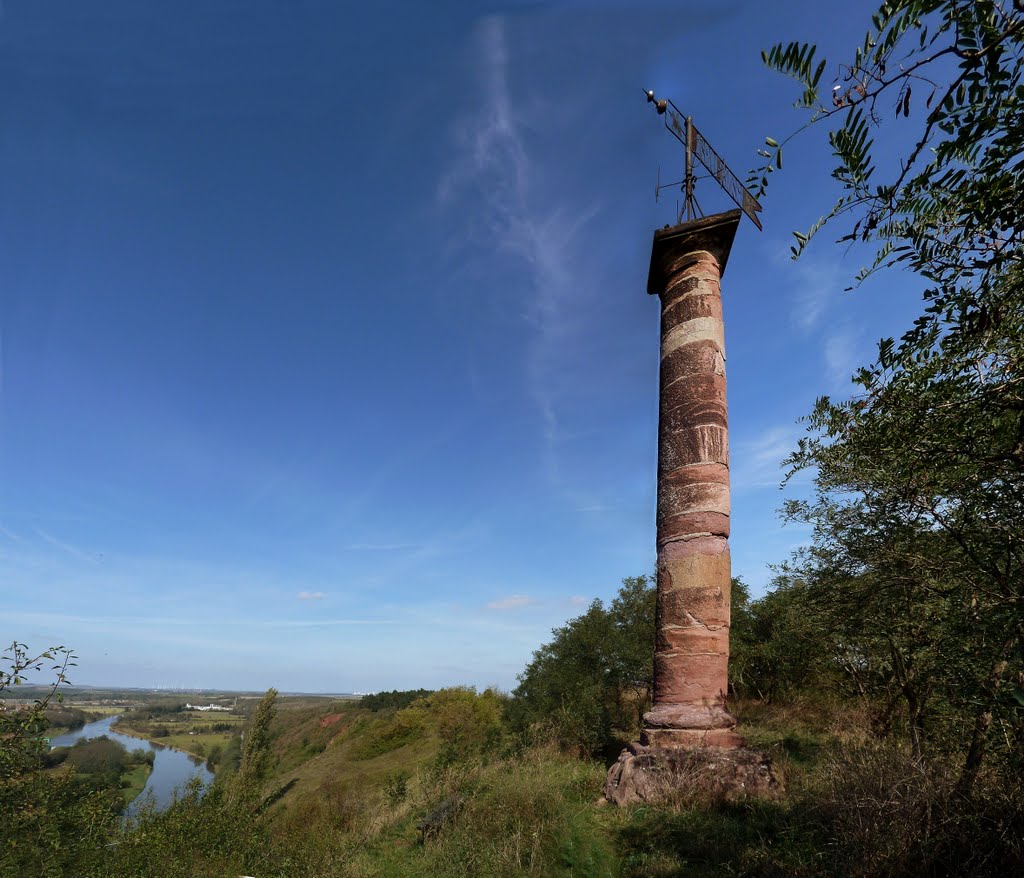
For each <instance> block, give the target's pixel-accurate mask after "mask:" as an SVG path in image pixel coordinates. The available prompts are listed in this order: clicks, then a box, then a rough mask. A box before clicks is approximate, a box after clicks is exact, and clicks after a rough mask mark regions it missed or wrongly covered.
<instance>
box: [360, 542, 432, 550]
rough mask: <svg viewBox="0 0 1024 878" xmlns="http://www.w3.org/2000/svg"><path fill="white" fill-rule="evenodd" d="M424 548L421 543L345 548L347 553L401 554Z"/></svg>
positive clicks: (363, 545)
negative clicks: (401, 552)
mask: <svg viewBox="0 0 1024 878" xmlns="http://www.w3.org/2000/svg"><path fill="white" fill-rule="evenodd" d="M419 548H422V544H420V543H351V544H349V545H347V546H345V551H346V552H400V551H405V550H409V549H419Z"/></svg>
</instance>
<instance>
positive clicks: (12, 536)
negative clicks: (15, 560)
mask: <svg viewBox="0 0 1024 878" xmlns="http://www.w3.org/2000/svg"><path fill="white" fill-rule="evenodd" d="M0 534H3V535H4V536H5V537H7V539H9V540H11V541H13V542H15V543H24V542H25V540H24V539H22V538H21V537H19V536H18V535H17V534H16V533H15V532H14V531H12V530H8V529H7V528H6V527H4V526H3V525H2V524H0Z"/></svg>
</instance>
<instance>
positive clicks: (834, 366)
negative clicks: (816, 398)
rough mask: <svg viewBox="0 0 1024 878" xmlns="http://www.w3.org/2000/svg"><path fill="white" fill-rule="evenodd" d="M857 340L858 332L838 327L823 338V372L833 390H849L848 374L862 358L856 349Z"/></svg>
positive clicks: (858, 364)
mask: <svg viewBox="0 0 1024 878" xmlns="http://www.w3.org/2000/svg"><path fill="white" fill-rule="evenodd" d="M858 342H859V338H858V334H857V332H856V331H854V330H852V329H840V330H839V331H838V332H834V333H832V334H831V335H829V336H828V337H827V338H826V339H825V347H824V350H823V355H824V357H825V372H826V374H827V375H828V379H829V384H830V385H831V388H832V389H833V390H836V391H847V392H848V391H849V390H850V376H851V375H853V372H854V370H855V369H856V368H857V367H858V366H860V365H862V363H863V359H864V358H863V357H862V356H861V355H860V352H859V350H858V347H859V345H858Z"/></svg>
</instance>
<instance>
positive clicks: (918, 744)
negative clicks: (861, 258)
mask: <svg viewBox="0 0 1024 878" xmlns="http://www.w3.org/2000/svg"><path fill="white" fill-rule="evenodd" d="M815 55H816V50H815V48H814V47H813V46H810V45H806V44H805V45H800V44H796V43H791V44H789V45H778V46H776V47H774V48H773V49H771V50H770V51H768V52H767V53H765V60H766V62H767V63H768V64H769V65H770V66H772V67H773V68H775V69H777V70H780V71H782V72H784V73H786V74H788V75H791V76H793V77H795V78H796V79H797V80H798V81H799V83H800V84H801V86H802V87H803V93H802V95H801V97H800V99H799V101H798V104H799V105H801V106H805V107H807V108H808V109H809V110H810V112H811V113H812V117H811V124H813V125H824V126H826V127H827V128H828V131H829V142H830V145H831V148H832V151H833V153H834V155H835V157H836V159H837V163H836V167H835V170H834V172H833V177H834V178H835V180H836V181H837V182H838V183H839V185H840V187H841V190H842V194H841V196H840V198H839V200H838V202H837V203H836V204H835V206H834V207H833V209H832V210H831V211H830V212H829V213H828V214H827V215H826V216H825V217H823V219H822V220H820V221H819V222H818V223H816V224H815V227H814V229H812V231H811V232H810V233H808V234H798V235H797V239H798V246H797V247H796V248H794V254H795V255H799V253H800V252H802V251H803V249H804V247H805V246H806V244H807V242H808V241H809V239H810V238H811V236H812V234H813V231H814V230H816V229H818V228H821V227H824V226H826V225H831V224H834V223H835V222H836V221H838V220H840V218H842V219H843V220H846V221H849V222H850V223H851V225H850V226H849V227H847V228H845V230H844V232H843V234H842V237H841V239H840V240H841V241H845V242H849V243H851V244H852V243H874V244H875V245H876V246H877V250H876V253H875V256H874V258H873V261H872V264H871V266H870V267H869V268H868V269H866V270H865V271H862V272H861V274H860V275H859V276H858V280H862V279H864V278H865V277H867V276H868V275H869V274H871V273H872V272H873V271H875V270H878V269H880V268H882V267H894V266H903V267H907V268H910V269H912V270H914V271H915V272H917V273H918V274H919V275H920V276H921V277H922V278H923V279H924V280H925V282H926V284H927V289H926V290H925V292H924V303H923V312H922V314H921V315H920V316H919V317H918V319H917V320H916V321H915V323H914V325H913V326H912V327H911V328H910V329H909V330H908V331H907V332H906V333H905V334H904V335H903V336H902V337H901V338H900V339H899V340H895V339H884V340H883V341H881V342H880V343H879V348H878V356H877V359H876V361H875V362H874V363H873V364H872V365H871V366H869V367H867V368H864V369H861V370H860V371H859V372H858V374H857V375H856V376H855V382H856V384H857V385H858V386H859V392H858V395H857V396H856V397H855V398H854V399H851V400H847V401H843V402H835V401H833V400H830V399H828V398H823V399H821V400H819V401H818V403H817V405H816V407H815V409H814V412H813V413H812V415H811V416H810V418H809V419H808V424H809V433H810V435H809V436H808V437H807V438H806V439H804V440H803V441H802V442H801V443H800V447H799V449H798V450H797V451H796V452H795V453H794V454H793V455H792V457H791V458H790V459H789V464H790V466H791V472H796V471H798V470H801V469H806V470H811V471H813V472H814V473H815V493H814V496H813V497H812V498H811V499H810V500H808V501H805V502H795V501H794V502H791V503H790V504H788V507H787V510H786V511H787V515H788V516H789V517H790V518H792V519H796V520H800V521H804V522H808V523H810V524H811V525H812V526H813V528H814V542H813V545H812V547H811V548H810V550H809V551H808V552H807V553H806V554H805V555H803V556H802V557H800V558H798V559H797V560H796V562H795V564H794V565H793V566H792V567H791V570H790V572H791V574H792V575H793V578H794V580H795V581H799V582H800V583H801V586H800V588H801V591H802V595H803V596H802V600H803V603H804V605H805V606H806V607H807V608H808V610H809V611H811V612H812V613H813V614H814V615H813V618H815V619H817V620H818V621H819V624H821V625H823V626H824V625H832V626H833V627H834V630H836V631H837V633H838V637H839V640H840V641H841V643H840V644H839V645H840V646H841V647H842V649H843V650H844V652H845V661H846V666H847V668H848V670H849V671H850V673H851V675H852V676H853V677H854V678H856V680H857V682H858V685H859V686H861V687H862V688H863V691H864V693H865V694H867V695H869V696H871V697H872V698H874V699H876V700H878V701H879V702H881V703H882V704H883V718H884V715H885V710H884V707H885V705H886V703H888V704H889V705H892V704H894V703H895V702H896V701H900V702H902V705H903V713H904V716H905V718H906V729H907V732H908V736H909V739H910V741H911V745H912V749H913V752H914V754H915V755H916V756H918V757H920V756H921V755H924V754H925V753H927V752H930V751H938V752H943V753H946V752H952V753H954V754H956V756H957V757H958V758H959V760H960V773H959V780H958V789H959V791H960V793H961V794H966V793H969V792H970V791H971V790H972V789H973V787H974V784H975V781H976V780H977V778H978V776H979V773H980V772H981V769H982V765H983V762H984V760H985V758H986V757H987V756H988V757H992V758H994V759H995V760H996V761H995V764H994V767H995V768H996V769H997V770H998V771H1000V772H1002V773H1003V774H1004V775H1005V776H1006V777H1008V778H1009V777H1013V776H1015V774H1016V773H1017V772H1019V770H1020V768H1021V753H1022V752H1024V747H1022V744H1024V711H1022V709H1021V708H1022V706H1024V577H1022V575H1021V570H1022V563H1024V394H1022V386H1024V370H1022V365H1024V275H1022V268H1021V263H1022V251H1021V244H1022V235H1024V224H1022V223H1021V217H1022V216H1024V210H1022V203H1021V194H1020V193H1021V192H1022V191H1024V161H1022V160H1021V159H1022V154H1024V82H1022V70H1024V9H1022V7H1021V5H1020V4H1019V3H1015V4H1014V5H1013V6H1012V7H1010V6H1009V4H1006V3H997V2H992V0H983V2H964V0H901V2H891V3H886V4H884V5H883V6H882V7H881V8H880V9H879V11H878V13H877V14H876V15H875V16H874V17H873V19H872V27H871V30H870V31H869V32H868V34H867V36H866V38H865V40H864V43H863V45H862V46H861V47H859V48H857V49H856V50H855V51H854V53H853V57H852V59H851V60H850V62H849V63H847V64H844V65H841V66H840V67H839V71H840V80H841V82H840V84H839V86H838V87H837V88H836V89H835V90H834V93H833V100H832V104H831V106H827V105H826V104H825V103H824V102H823V101H822V100H821V99H820V96H819V93H818V87H819V84H820V81H821V76H822V73H823V71H824V69H825V66H826V65H825V63H824V62H819V61H816V60H815ZM923 94H927V97H926V98H925V100H924V102H923V106H922V102H921V96H922V95H923ZM886 101H889V102H890V103H889V107H890V109H891V110H894V111H895V113H894V115H895V118H896V120H897V121H895V122H892V123H889V127H892V126H893V125H896V126H901V127H902V128H903V129H904V130H902V131H896V132H895V133H894V132H892V131H890V130H887V131H885V132H884V133H883V132H880V129H881V128H883V127H885V126H883V125H882V120H883V115H884V114H883V109H882V108H883V105H884V104H885V102H886ZM907 126H913V127H912V129H911V130H910V131H907V130H906V127H907ZM883 134H884V135H888V136H889V137H890V138H893V139H897V140H898V138H899V136H900V135H901V134H903V135H904V136H906V135H908V134H909V135H910V136H909V140H908V145H907V148H906V150H905V151H900V150H896V151H892V150H888V151H882V150H878V149H876V148H875V145H874V143H875V141H874V138H875V137H876V136H879V137H881V136H883ZM886 152H888V154H890V155H892V154H895V155H896V156H897V158H898V161H896V162H895V163H893V164H891V165H889V164H886V162H885V155H886ZM767 158H768V163H767V165H766V168H771V167H773V166H774V167H777V166H778V165H777V163H776V161H775V157H774V155H773V154H772V153H768V155H767ZM773 163H774V165H773ZM762 176H766V175H762ZM882 177H884V180H883V181H880V179H879V178H882ZM890 714H891V710H890Z"/></svg>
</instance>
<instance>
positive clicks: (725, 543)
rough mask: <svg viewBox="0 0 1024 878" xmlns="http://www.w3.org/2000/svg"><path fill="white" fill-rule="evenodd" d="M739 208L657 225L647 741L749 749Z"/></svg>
mask: <svg viewBox="0 0 1024 878" xmlns="http://www.w3.org/2000/svg"><path fill="white" fill-rule="evenodd" d="M739 220H740V211H738V210H734V211H730V212H729V213H723V214H717V215H715V216H710V217H706V218H703V219H699V220H694V221H692V222H688V223H684V224H682V225H679V226H675V227H673V228H668V229H662V230H660V231H657V232H655V234H654V246H653V250H652V253H651V271H650V275H649V278H648V292H649V293H657V294H658V295H659V297H660V298H661V379H660V385H661V387H660V410H659V416H658V512H657V549H658V567H657V572H658V611H657V625H656V627H657V642H656V645H655V652H654V705H653V707H652V709H651V711H650V712H649V713H648V714H646V716H645V717H644V726H645V732H644V737H643V738H642V739H641V740H642V742H643V743H644V744H651V745H654V746H659V747H699V746H718V747H739V746H742V745H743V739H742V738H740V736H739V735H737V734H736V733H735V732H732V731H731V729H732V727H733V726H734V725H735V724H736V720H735V718H734V717H733V716H732V715H731V714H730V713H729V712H728V711H727V710H726V708H725V695H726V691H727V689H728V677H727V666H728V662H729V586H730V579H731V569H730V563H729V424H728V412H727V408H726V399H725V334H724V326H723V323H722V297H721V289H720V283H721V277H722V272H723V271H724V270H725V263H726V260H727V259H728V256H729V250H730V248H731V246H732V241H733V238H734V236H735V234H736V227H737V226H738V224H739Z"/></svg>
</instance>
